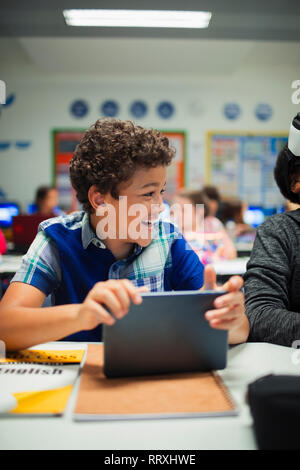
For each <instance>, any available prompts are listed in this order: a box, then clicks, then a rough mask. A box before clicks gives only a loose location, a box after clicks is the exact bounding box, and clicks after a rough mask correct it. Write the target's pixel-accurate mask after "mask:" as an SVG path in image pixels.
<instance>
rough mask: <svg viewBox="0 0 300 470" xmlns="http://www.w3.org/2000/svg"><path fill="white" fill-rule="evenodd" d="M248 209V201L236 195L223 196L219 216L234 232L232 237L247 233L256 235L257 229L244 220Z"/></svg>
mask: <svg viewBox="0 0 300 470" xmlns="http://www.w3.org/2000/svg"><path fill="white" fill-rule="evenodd" d="M247 209H248V206H247V204H246V202H244V201H241V200H240V199H238V198H236V197H228V196H226V197H222V200H221V202H220V205H219V208H218V212H217V217H218V218H219V219H220V220H221V221H222V223H223V224H224V226H225V227H226V228H228V230H230V232H232V234H231V237H232V238H233V239H236V238H238V237H240V236H242V235H246V234H253V236H254V235H255V232H256V230H255V229H254V228H253V227H252V226H251V225H249V224H246V223H245V221H244V214H245V212H246V210H247ZM229 227H230V229H229ZM232 227H233V228H232Z"/></svg>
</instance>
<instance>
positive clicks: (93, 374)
mask: <svg viewBox="0 0 300 470" xmlns="http://www.w3.org/2000/svg"><path fill="white" fill-rule="evenodd" d="M237 414H238V411H237V408H236V405H235V403H234V401H233V399H232V397H231V395H230V393H229V390H228V388H227V387H226V385H225V384H224V382H223V380H222V378H221V377H220V375H219V374H218V373H217V372H215V371H213V372H205V373H203V372H193V373H183V374H166V375H153V376H144V377H128V378H119V379H116V378H113V379H108V378H106V377H105V375H104V373H103V345H102V344H100V345H95V344H93V345H92V344H90V345H89V346H88V351H87V356H86V360H85V363H84V367H83V369H82V373H81V378H80V386H79V392H78V396H77V403H76V406H75V410H74V419H75V420H76V421H93V420H94V421H96V420H122V419H147V418H148V419H154V418H159V419H161V418H180V417H183V418H188V417H202V416H203V417H207V416H235V415H237Z"/></svg>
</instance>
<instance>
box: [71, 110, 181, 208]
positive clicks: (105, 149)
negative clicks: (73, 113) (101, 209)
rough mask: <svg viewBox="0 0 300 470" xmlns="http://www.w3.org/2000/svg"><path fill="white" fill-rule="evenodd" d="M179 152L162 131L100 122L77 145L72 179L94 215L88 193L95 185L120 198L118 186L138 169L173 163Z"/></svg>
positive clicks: (84, 204)
mask: <svg viewBox="0 0 300 470" xmlns="http://www.w3.org/2000/svg"><path fill="white" fill-rule="evenodd" d="M174 154H175V150H174V149H172V148H171V147H170V146H169V139H168V138H167V137H166V136H164V135H163V134H161V133H160V132H159V131H156V130H153V129H144V128H143V127H141V126H138V125H135V124H134V123H133V122H131V121H122V120H118V119H109V118H102V119H98V120H97V121H96V122H95V124H94V125H93V126H91V127H90V128H89V129H88V130H87V131H86V132H85V134H84V136H83V138H82V139H81V141H80V142H79V144H78V145H77V147H76V149H75V152H74V156H73V158H72V160H71V163H70V178H71V183H72V186H73V188H74V189H75V191H76V194H77V199H78V200H79V202H80V203H81V204H82V207H83V209H84V210H85V211H86V212H88V213H92V212H93V209H92V207H91V205H90V202H89V199H88V191H89V188H90V187H91V186H92V185H95V186H96V187H97V188H98V189H99V192H100V193H102V194H107V193H110V194H111V195H112V196H113V197H114V198H116V199H117V198H118V185H119V184H120V183H121V182H124V181H128V180H130V178H131V177H132V176H133V174H134V172H135V171H136V170H137V168H143V167H144V168H153V167H156V166H159V165H164V166H167V165H169V164H170V163H171V161H172V159H173V157H174Z"/></svg>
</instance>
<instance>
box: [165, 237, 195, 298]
mask: <svg viewBox="0 0 300 470" xmlns="http://www.w3.org/2000/svg"><path fill="white" fill-rule="evenodd" d="M171 258H172V264H171V268H170V271H169V272H168V279H167V284H168V285H167V286H166V287H167V289H166V290H197V289H200V288H201V287H202V286H203V282H204V266H203V264H202V263H201V261H200V259H199V257H198V256H197V254H196V253H195V252H194V250H193V249H192V247H191V246H190V245H189V243H188V242H187V241H186V240H185V239H184V237H179V238H177V239H176V240H175V241H174V242H173V244H172V246H171Z"/></svg>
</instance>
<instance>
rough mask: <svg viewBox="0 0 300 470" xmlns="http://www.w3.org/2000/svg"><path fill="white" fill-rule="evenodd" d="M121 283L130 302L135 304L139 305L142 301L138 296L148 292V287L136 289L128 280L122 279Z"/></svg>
mask: <svg viewBox="0 0 300 470" xmlns="http://www.w3.org/2000/svg"><path fill="white" fill-rule="evenodd" d="M122 282H123V285H124V286H125V288H126V289H127V292H128V294H129V295H130V298H131V300H132V301H133V302H134V303H135V304H140V303H141V302H142V301H143V299H142V296H141V295H140V294H141V293H142V292H149V289H148V287H146V286H141V287H136V286H135V285H134V284H132V282H131V281H129V280H128V279H122Z"/></svg>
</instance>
